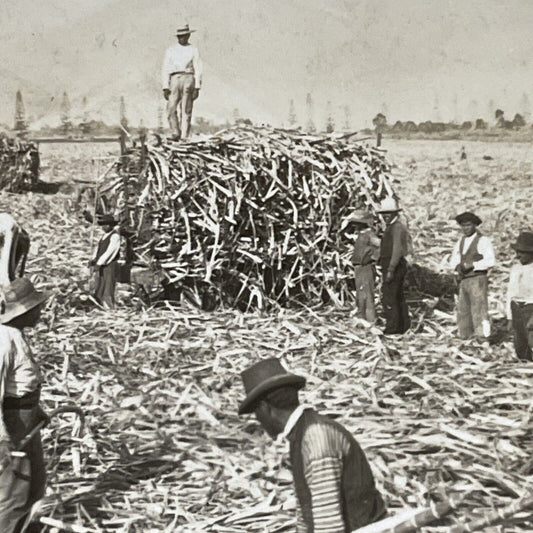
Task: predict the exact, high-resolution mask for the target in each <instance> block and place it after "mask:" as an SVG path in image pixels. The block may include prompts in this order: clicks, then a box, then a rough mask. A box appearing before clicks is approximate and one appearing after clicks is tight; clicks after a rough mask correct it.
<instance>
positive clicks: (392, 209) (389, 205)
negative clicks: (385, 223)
mask: <svg viewBox="0 0 533 533" xmlns="http://www.w3.org/2000/svg"><path fill="white" fill-rule="evenodd" d="M398 211H401V209H400V207H399V206H398V202H397V201H396V199H395V198H393V197H392V196H387V197H386V198H383V200H381V203H380V204H379V208H378V213H396V212H398Z"/></svg>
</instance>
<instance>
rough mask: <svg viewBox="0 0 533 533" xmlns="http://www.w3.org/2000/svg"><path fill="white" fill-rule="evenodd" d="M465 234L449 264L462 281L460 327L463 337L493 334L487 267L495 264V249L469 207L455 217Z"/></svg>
mask: <svg viewBox="0 0 533 533" xmlns="http://www.w3.org/2000/svg"><path fill="white" fill-rule="evenodd" d="M455 220H456V222H457V223H458V224H459V225H460V226H461V231H462V233H463V236H462V237H461V238H460V239H459V241H458V242H457V243H456V245H455V247H454V249H453V252H452V257H451V261H450V266H451V268H452V269H454V271H455V273H456V275H457V277H458V281H459V295H458V297H457V328H458V334H459V337H460V338H461V339H468V338H470V337H472V336H476V337H478V338H480V339H486V338H488V337H489V336H490V320H489V300H488V276H487V274H488V270H489V269H490V268H492V267H493V266H494V264H495V258H494V249H493V247H492V242H491V240H490V239H489V238H488V237H485V236H483V235H481V233H479V231H478V230H477V227H478V226H479V225H480V224H481V219H480V218H479V217H478V216H477V215H476V214H474V213H472V212H470V211H465V212H464V213H461V214H460V215H457V216H456V217H455Z"/></svg>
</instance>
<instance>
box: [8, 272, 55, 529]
mask: <svg viewBox="0 0 533 533" xmlns="http://www.w3.org/2000/svg"><path fill="white" fill-rule="evenodd" d="M46 297H47V295H46V294H44V293H41V292H38V291H36V290H35V288H34V287H33V285H32V283H31V282H30V281H29V280H28V279H26V278H17V279H15V280H14V281H12V282H11V284H10V285H7V286H4V287H3V289H2V290H1V295H0V298H1V302H0V324H1V325H0V531H1V532H2V533H19V532H20V531H25V529H24V527H25V524H24V523H25V522H26V521H27V520H28V517H29V514H30V511H31V508H32V506H33V504H34V503H35V502H37V501H38V500H40V499H41V498H42V497H43V495H44V489H45V482H46V472H45V465H44V458H43V450H42V447H41V437H40V434H39V432H37V433H36V434H35V435H34V436H33V438H32V439H31V440H30V441H29V442H28V443H27V444H26V446H25V447H24V448H23V449H22V450H17V451H13V450H16V449H17V448H18V446H19V443H20V442H21V440H22V439H23V437H25V436H26V435H27V434H28V433H29V432H30V431H31V430H32V429H33V428H35V427H36V426H37V425H38V424H39V423H41V422H42V421H47V420H48V417H47V416H46V414H45V413H44V412H43V410H42V409H41V408H40V406H39V397H40V391H41V382H42V377H41V372H40V370H39V367H38V365H37V363H36V362H35V360H34V358H33V355H32V353H31V350H30V347H29V345H28V343H27V341H26V338H25V335H24V328H32V327H34V326H35V325H36V324H37V322H38V320H39V318H40V314H41V307H42V305H43V303H44V301H45V300H46Z"/></svg>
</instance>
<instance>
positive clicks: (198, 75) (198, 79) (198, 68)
mask: <svg viewBox="0 0 533 533" xmlns="http://www.w3.org/2000/svg"><path fill="white" fill-rule="evenodd" d="M192 65H193V67H194V88H195V89H196V90H197V91H199V90H200V89H201V87H202V60H201V59H200V54H199V53H198V48H196V47H195V48H194V52H193V55H192Z"/></svg>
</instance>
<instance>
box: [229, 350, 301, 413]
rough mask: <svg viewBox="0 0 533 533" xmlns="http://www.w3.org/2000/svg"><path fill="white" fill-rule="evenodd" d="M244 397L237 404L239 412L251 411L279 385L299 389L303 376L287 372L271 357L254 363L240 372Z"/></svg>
mask: <svg viewBox="0 0 533 533" xmlns="http://www.w3.org/2000/svg"><path fill="white" fill-rule="evenodd" d="M241 377H242V382H243V384H244V390H245V391H246V398H245V399H244V401H243V402H242V403H241V405H240V406H239V414H240V415H242V414H246V413H252V412H253V411H254V410H255V408H256V405H257V402H258V401H259V400H261V399H262V398H263V397H264V396H265V395H266V394H268V393H269V392H271V391H273V390H275V389H279V388H280V387H294V388H296V389H301V388H302V387H303V386H304V385H305V378H304V377H302V376H297V375H296V374H291V373H290V372H287V371H286V370H285V369H284V368H283V366H282V365H281V363H280V362H279V360H278V359H276V358H275V357H272V358H270V359H264V360H263V361H259V362H258V363H255V364H254V365H252V366H251V367H250V368H248V369H246V370H245V371H244V372H242V373H241Z"/></svg>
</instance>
